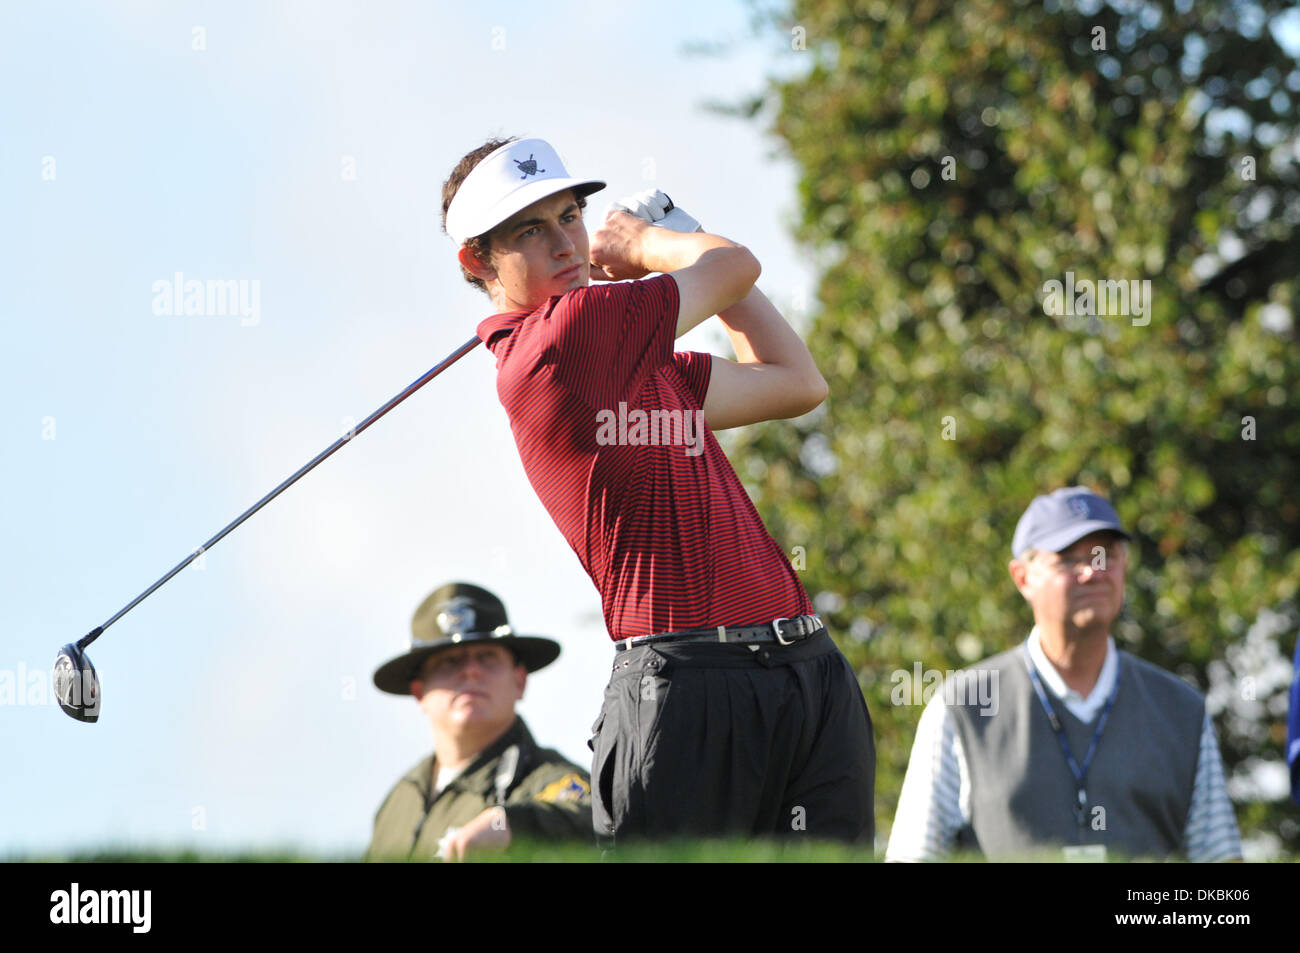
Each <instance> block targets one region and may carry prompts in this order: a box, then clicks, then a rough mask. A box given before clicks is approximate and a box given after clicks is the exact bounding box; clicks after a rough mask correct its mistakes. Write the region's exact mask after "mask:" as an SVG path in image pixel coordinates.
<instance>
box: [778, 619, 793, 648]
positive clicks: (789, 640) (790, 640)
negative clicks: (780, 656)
mask: <svg viewBox="0 0 1300 953" xmlns="http://www.w3.org/2000/svg"><path fill="white" fill-rule="evenodd" d="M789 621H790V618H789V616H782V617H781V618H779V619H773V620H772V631H773V632H775V633H776V640H777V641H778V642H780V643H781V644H782V645H794V643H795V640H794V639H788V640H787V639H784V638H782V637H781V623H782V622H789Z"/></svg>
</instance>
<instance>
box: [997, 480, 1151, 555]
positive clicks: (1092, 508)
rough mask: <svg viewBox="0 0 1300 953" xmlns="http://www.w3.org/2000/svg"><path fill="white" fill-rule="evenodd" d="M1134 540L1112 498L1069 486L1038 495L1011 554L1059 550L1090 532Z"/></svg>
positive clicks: (1018, 529) (1013, 540)
mask: <svg viewBox="0 0 1300 953" xmlns="http://www.w3.org/2000/svg"><path fill="white" fill-rule="evenodd" d="M1104 529H1105V530H1110V531H1111V532H1114V533H1119V534H1120V535H1121V536H1123V537H1124V538H1125V539H1132V538H1133V537H1132V536H1131V535H1129V532H1128V530H1126V529H1125V528H1124V527H1123V526H1122V525H1120V521H1119V516H1118V515H1116V513H1115V508H1114V507H1113V506H1111V505H1110V501H1108V500H1107V499H1105V498H1104V497H1100V496H1098V495H1097V494H1096V493H1093V492H1092V490H1090V489H1088V488H1087V487H1086V486H1067V487H1063V488H1062V489H1059V490H1053V491H1052V492H1051V493H1048V494H1045V495H1044V496H1036V497H1034V501H1033V502H1032V503H1030V504H1029V508H1028V509H1026V510H1025V513H1024V515H1023V516H1021V517H1020V522H1019V523H1017V524H1016V533H1015V535H1014V536H1013V537H1012V538H1011V555H1012V556H1014V557H1015V558H1017V559H1019V558H1020V555H1021V554H1022V553H1023V552H1024V551H1025V550H1026V549H1039V550H1044V551H1046V552H1049V553H1059V552H1060V551H1061V550H1063V549H1065V548H1066V547H1068V546H1069V545H1070V544H1071V543H1077V542H1078V541H1079V540H1081V539H1083V537H1085V536H1087V535H1088V534H1089V533H1095V532H1097V531H1099V530H1104Z"/></svg>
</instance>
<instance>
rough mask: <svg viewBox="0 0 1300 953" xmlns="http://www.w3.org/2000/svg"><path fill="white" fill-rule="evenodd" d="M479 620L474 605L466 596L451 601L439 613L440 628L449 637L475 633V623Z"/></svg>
mask: <svg viewBox="0 0 1300 953" xmlns="http://www.w3.org/2000/svg"><path fill="white" fill-rule="evenodd" d="M477 620H478V615H477V613H475V611H474V604H473V603H472V602H471V601H470V600H469V599H466V598H465V597H464V596H457V597H456V598H455V599H450V600H448V601H447V604H446V605H445V606H443V607H442V611H441V612H439V613H438V628H440V629H442V631H443V632H445V633H447V634H448V635H453V634H457V633H461V632H472V631H474V623H475V622H476V621H477Z"/></svg>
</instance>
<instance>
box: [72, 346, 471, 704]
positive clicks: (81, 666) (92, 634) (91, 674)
mask: <svg viewBox="0 0 1300 953" xmlns="http://www.w3.org/2000/svg"><path fill="white" fill-rule="evenodd" d="M478 343H479V339H478V337H472V338H470V339H469V340H468V341H466V342H465V343H464V344H462V345H461V346H460V347H458V348H456V350H454V351H452V352H451V354H449V355H448V356H447V357H446V358H444V359H443V360H442V362H441V363H439V364H436V365H434V366H433V367H431V368H430V369H429V370H428V371H426V372H425V373H424V375H423V376H421V377H420V378H419V379H417V380H415V381H413V382H412V383H411V384H410V385H409V386H408V387H407V388H406V389H405V390H403V391H402V392H401V393H400V394H398V395H397V396H396V397H394V398H393V399H392V400H390V401H389V402H388V403H386V404H384V406H382V407H380V408H379V409H378V410H376V411H375V412H374V413H373V414H371V415H370V416H369V417H367V418H366V419H365V420H363V421H362V422H361V423H359V424H357V426H356V427H354V428H352V429H351V430H349V431H348V432H347V433H345V434H344V435H343V436H342V437H340V438H339V439H338V440H335V441H334V442H333V443H332V444H330V445H329V446H328V447H326V448H325V449H324V450H322V451H321V452H320V453H318V454H317V455H316V456H315V457H314V458H313V459H312V460H311V461H310V462H309V463H307V464H306V465H305V466H303V467H302V468H301V469H300V470H299V471H298V472H297V473H295V474H294V475H293V476H291V477H289V478H288V479H287V480H285V481H284V482H283V483H281V484H280V485H279V486H277V487H276V488H275V489H274V490H272V491H271V492H270V493H268V494H266V496H264V497H262V498H261V499H260V500H258V501H257V502H256V503H254V504H253V505H252V506H250V507H249V508H248V509H247V510H245V511H244V512H243V513H241V514H240V515H239V517H238V518H236V519H235V520H234V521H233V522H231V523H230V524H228V525H227V526H226V527H225V528H223V529H222V530H221V532H219V533H217V535H216V536H213V537H212V538H211V539H210V540H208V541H207V542H206V543H204V544H203V545H202V546H200V547H199V548H198V549H196V550H194V552H192V553H190V555H189V556H187V557H186V558H185V559H184V560H183V561H182V562H180V563H177V565H176V566H175V567H174V568H173V569H172V570H171V572H169V573H167V575H165V576H163V577H162V578H161V579H159V580H158V581H157V582H155V583H154V584H153V585H152V586H150V587H149V588H148V589H146V590H145V591H144V592H142V593H140V595H138V596H136V597H135V598H134V599H132V600H131V601H130V602H129V603H127V605H126V606H125V607H124V608H123V609H121V610H119V611H118V613H117V614H116V615H114V616H113V617H112V618H111V619H109V620H108V621H107V622H105V623H104V624H103V625H98V626H96V627H95V628H93V629H91V630H90V631H89V632H87V633H86V634H85V635H83V636H82V637H81V638H80V639H78V640H77V641H76V642H69V643H68V644H67V645H65V646H64V647H63V648H61V649H59V654H58V655H57V656H55V659H54V694H55V697H56V698H58V701H59V707H60V708H62V709H63V710H64V711H65V712H67V713H68V714H69V715H71V716H72V717H73V718H75V719H77V721H86V722H94V721H98V720H99V705H100V700H101V692H100V684H99V676H98V675H96V673H95V666H94V665H92V664H91V663H90V657H89V656H87V655H86V647H87V646H88V645H90V643H91V642H94V641H95V640H96V639H97V638H99V637H100V636H101V635H102V634H103V632H104V630H105V629H107V628H108V627H109V626H110V625H112V624H113V623H114V622H116V621H117V620H118V619H120V618H122V616H124V615H126V614H127V613H128V612H130V611H131V610H132V609H134V608H135V607H136V606H137V605H138V604H139V603H140V602H142V601H143V600H144V598H145V597H146V596H148V595H149V594H150V593H151V592H153V591H154V590H155V589H157V588H158V587H159V586H161V585H162V584H163V583H165V582H166V581H167V580H168V579H170V578H171V577H172V576H174V575H176V574H177V573H178V572H180V571H181V570H182V569H184V568H185V567H186V566H188V565H189V564H190V563H191V562H193V561H194V560H195V558H197V557H198V556H201V555H202V554H203V553H205V552H207V551H208V550H209V549H211V548H212V547H213V546H215V545H216V544H217V542H218V541H220V540H221V538H222V537H223V536H225V535H226V534H227V533H229V532H230V531H231V530H232V529H234V528H235V527H236V526H238V525H239V524H240V523H242V522H244V520H246V519H248V518H249V517H250V516H252V515H253V514H254V513H256V512H257V511H258V510H260V509H261V508H262V507H264V506H265V505H266V504H267V503H269V502H271V501H272V500H273V499H275V498H276V497H277V496H279V495H280V494H281V493H283V492H284V491H285V490H286V489H288V488H289V487H290V486H292V485H293V484H294V483H296V482H297V481H298V479H299V478H300V477H301V476H302V475H303V474H305V473H307V472H308V471H309V470H311V469H312V468H314V467H315V466H316V464H318V463H320V462H321V461H322V460H324V459H325V458H326V457H328V456H329V455H330V454H332V453H333V452H334V451H335V450H337V449H338V448H339V447H341V446H343V445H344V444H345V443H348V442H349V441H350V440H352V438H353V437H355V436H356V435H357V434H359V433H361V432H362V431H363V430H365V429H366V428H367V427H369V426H370V425H371V424H373V423H374V422H375V421H376V420H378V419H379V418H380V417H382V416H384V414H386V413H388V412H389V411H390V410H392V409H393V408H394V407H396V406H397V405H398V404H400V403H401V402H402V401H404V400H406V398H408V397H410V396H411V395H412V394H414V393H415V392H416V391H417V390H419V389H420V388H421V387H423V386H424V385H425V384H427V383H428V382H429V381H431V380H433V379H434V378H435V377H437V376H438V375H439V374H441V373H442V372H443V371H445V370H446V369H447V368H448V367H450V366H451V365H452V364H455V363H456V362H457V361H458V360H460V359H461V358H462V357H464V356H465V355H466V354H468V353H469V352H470V351H472V350H474V347H475V346H476V345H477V344H478Z"/></svg>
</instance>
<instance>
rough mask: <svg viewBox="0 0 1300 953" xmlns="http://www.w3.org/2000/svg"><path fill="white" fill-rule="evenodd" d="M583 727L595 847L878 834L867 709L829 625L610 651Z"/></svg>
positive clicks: (859, 838) (853, 838)
mask: <svg viewBox="0 0 1300 953" xmlns="http://www.w3.org/2000/svg"><path fill="white" fill-rule="evenodd" d="M592 732H593V735H594V736H593V737H592V739H591V741H590V742H588V744H589V745H590V746H591V749H592V751H593V753H594V757H593V761H592V768H591V780H592V802H593V803H592V806H593V812H594V818H593V825H594V827H595V830H596V835H597V839H598V841H600V843H601V844H602V846H605V847H609V846H612V845H613V843H614V842H615V841H625V840H627V839H634V838H650V837H653V838H665V837H678V836H719V837H725V836H754V835H760V836H776V837H788V838H816V839H823V840H838V841H846V842H865V843H867V844H870V843H872V842H873V840H874V836H875V818H874V799H875V774H876V752H875V744H874V742H873V740H872V735H871V716H870V715H869V714H868V712H867V705H866V702H865V701H864V700H863V697H862V689H861V688H860V687H859V686H858V681H857V678H856V677H855V675H854V673H853V669H852V668H851V667H850V666H849V663H848V661H847V660H846V659H845V658H844V656H843V655H842V654H841V653H840V651H839V649H838V648H836V647H835V643H834V642H833V641H832V640H831V638H830V636H829V635H827V634H826V633H825V632H823V633H821V634H819V635H815V636H813V637H811V638H809V639H806V640H805V641H803V642H799V643H796V644H795V645H789V646H782V645H778V644H776V643H771V644H763V645H762V646H761V647H760V649H759V650H758V651H754V650H752V649H751V648H749V647H748V646H744V645H726V644H723V643H716V644H714V643H707V642H694V643H673V642H661V643H658V644H655V645H645V646H638V647H637V648H634V649H631V650H630V651H626V652H619V653H617V654H616V655H615V658H614V672H613V674H612V675H611V676H610V680H609V685H608V686H607V687H606V689H605V701H604V705H603V706H602V708H601V713H600V717H599V718H598V719H597V720H596V724H595V725H594V726H593V727H592Z"/></svg>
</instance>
